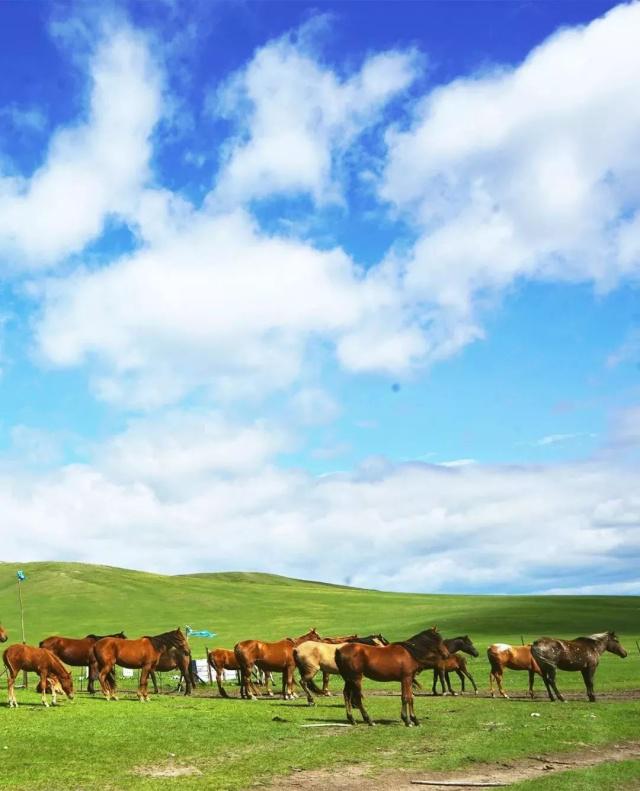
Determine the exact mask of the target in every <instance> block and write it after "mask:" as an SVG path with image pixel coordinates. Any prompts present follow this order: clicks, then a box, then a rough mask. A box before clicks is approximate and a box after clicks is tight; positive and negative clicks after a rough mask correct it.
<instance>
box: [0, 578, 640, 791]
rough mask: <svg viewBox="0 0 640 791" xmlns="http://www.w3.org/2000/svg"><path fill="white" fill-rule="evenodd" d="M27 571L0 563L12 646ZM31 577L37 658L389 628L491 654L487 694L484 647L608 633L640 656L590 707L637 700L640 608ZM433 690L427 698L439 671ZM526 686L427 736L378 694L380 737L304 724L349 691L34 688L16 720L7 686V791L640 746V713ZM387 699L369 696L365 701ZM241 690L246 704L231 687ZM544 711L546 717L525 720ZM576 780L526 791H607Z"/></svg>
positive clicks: (275, 583) (522, 677) (607, 602)
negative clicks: (528, 695)
mask: <svg viewBox="0 0 640 791" xmlns="http://www.w3.org/2000/svg"><path fill="white" fill-rule="evenodd" d="M16 568H17V566H15V565H9V564H0V621H1V622H2V623H3V624H4V626H5V628H6V629H7V631H8V632H9V635H10V638H9V641H10V642H13V641H19V640H20V625H19V618H18V607H17V591H16V579H15V570H16ZM22 568H24V570H25V572H26V574H27V580H26V582H24V583H23V587H22V593H23V599H24V605H25V625H26V633H27V634H26V637H27V642H29V643H31V644H37V643H38V641H39V640H41V639H42V638H43V637H46V636H48V635H50V634H56V633H58V634H66V635H69V636H82V635H84V634H87V633H89V632H96V633H106V632H113V631H119V630H120V629H124V630H125V632H126V633H127V635H128V636H130V637H135V636H138V635H141V634H154V633H158V632H163V631H167V630H168V629H172V628H175V627H177V626H182V627H183V628H184V626H185V625H186V624H190V625H191V626H192V627H194V628H196V629H202V628H206V629H210V630H213V631H215V632H216V633H217V635H218V636H217V637H216V638H215V639H213V640H211V639H208V640H204V639H195V638H193V639H192V640H191V643H192V647H193V653H194V656H196V657H203V656H204V651H205V644H206V645H208V646H209V647H214V646H229V647H231V646H233V644H234V643H235V642H236V641H237V640H240V639H244V638H247V637H260V638H263V639H279V638H281V637H284V636H296V635H298V634H302V633H303V632H306V631H307V630H308V629H309V628H310V627H312V626H315V627H316V628H317V629H318V631H319V632H320V633H321V634H346V633H353V632H358V633H359V634H366V633H369V632H378V631H381V632H382V633H383V634H384V635H385V636H386V637H388V638H389V639H390V640H395V639H402V638H405V637H408V636H410V635H411V634H413V633H415V632H417V631H419V630H421V629H423V628H426V627H428V626H430V625H432V624H436V625H437V626H438V627H439V628H440V630H441V631H442V633H443V634H444V635H445V636H455V635H458V634H467V633H468V634H469V635H470V636H471V637H472V639H473V640H474V642H475V643H476V646H477V647H478V649H479V650H480V657H479V658H478V659H475V660H470V662H469V668H470V670H471V672H472V674H473V675H474V676H475V678H476V681H477V683H478V685H479V687H480V689H481V692H482V694H483V695H486V690H487V679H488V665H487V661H486V657H485V655H484V651H485V649H486V646H487V645H488V644H489V643H490V642H493V641H496V640H500V641H505V642H514V643H520V640H521V638H523V639H524V640H525V641H529V640H532V639H535V638H536V637H538V636H540V635H542V634H551V635H557V636H564V637H575V636H577V635H579V634H590V633H593V632H596V631H603V630H605V629H610V628H612V629H616V630H617V631H618V633H619V635H620V636H621V639H622V642H623V644H625V646H626V647H627V649H628V650H629V657H628V658H627V659H626V660H621V659H619V658H617V657H614V656H611V655H605V657H604V658H603V660H602V662H601V665H600V668H599V670H598V674H597V676H596V693H598V692H602V693H607V692H616V693H618V694H619V695H622V694H623V693H624V691H625V690H638V689H640V655H639V653H638V650H637V648H636V644H635V641H636V640H637V639H639V638H640V599H639V598H637V597H523V596H519V597H482V596H432V595H418V594H391V593H381V592H377V591H367V590H354V589H350V588H342V587H337V586H331V585H322V584H318V583H311V582H302V581H297V580H289V579H284V578H279V577H272V576H269V575H261V574H239V573H238V574H236V573H234V574H210V575H190V576H179V577H165V576H159V575H153V574H144V573H140V572H135V571H125V570H121V569H112V568H106V567H98V566H86V565H81V564H58V563H42V564H27V565H25V566H23V567H22ZM74 672H75V671H74ZM422 680H423V683H424V685H425V687H427V685H428V686H429V688H430V679H429V678H428V677H427V674H424V675H423V677H422ZM526 683H527V678H526V673H514V672H509V671H507V673H506V675H505V685H506V688H507V690H508V691H509V692H510V693H513V694H514V695H516V696H518V699H516V700H511V701H505V700H491V699H489V698H486V697H479V698H477V699H476V698H473V697H471V696H465V697H457V698H432V697H431V696H426V695H425V696H421V697H419V698H418V700H417V702H416V712H417V714H418V716H420V717H421V718H422V720H423V727H421V728H418V729H407V728H404V726H402V725H401V723H400V720H399V713H400V700H399V697H396V696H395V695H394V696H393V697H391V696H380V695H376V694H370V695H369V697H368V700H367V705H368V708H369V711H370V713H371V715H372V716H373V718H374V719H376V720H377V721H378V722H379V723H380V725H379V726H378V727H376V728H367V727H365V726H359V727H356V728H343V727H336V728H331V727H326V728H325V727H322V728H304V727H302V726H303V725H309V724H314V723H318V722H335V723H343V722H344V721H345V720H344V709H343V706H342V700H341V695H340V689H341V686H340V683H339V679H335V680H334V681H333V682H332V688H333V690H334V692H335V693H337V694H336V696H334V697H331V698H327V699H322V700H320V701H319V702H318V705H317V706H316V707H315V708H308V707H307V706H306V705H305V704H304V701H302V700H298V701H294V702H284V701H281V700H278V699H273V700H266V699H265V700H259V701H256V702H245V701H241V700H238V699H230V700H221V699H219V698H217V696H216V694H215V690H214V689H213V688H210V687H206V688H200V689H199V690H198V694H197V695H196V696H194V697H193V698H191V699H190V698H184V697H182V696H177V695H163V696H160V697H157V698H154V699H153V700H152V701H151V703H150V704H148V705H142V704H140V703H138V702H137V701H136V700H135V698H134V697H133V694H130V695H129V694H127V695H124V697H123V699H121V700H120V701H118V702H111V703H107V702H106V701H104V700H103V699H102V698H101V697H100V696H96V697H95V698H93V699H91V698H89V697H88V696H87V695H85V694H79V695H77V696H76V700H75V701H74V702H72V703H70V702H67V701H65V702H63V703H62V704H61V705H60V706H59V707H58V708H56V709H49V710H45V709H43V708H42V706H41V705H40V702H39V696H37V695H36V693H35V692H34V691H33V689H34V687H35V678H34V680H33V683H32V688H31V689H29V690H27V691H24V690H21V691H19V692H18V700H19V702H20V704H21V706H20V708H19V709H18V710H16V711H10V710H9V709H8V708H6V705H4V704H5V702H6V692H5V685H4V683H3V684H2V685H1V690H2V691H1V692H0V703H2V705H0V755H2V765H3V771H2V772H0V787H4V788H16V789H18V788H19V789H27V788H30V789H34V788H38V789H39V788H47V789H62V788H64V789H69V788H72V789H76V788H77V789H80V788H89V787H92V788H96V787H97V788H112V789H120V788H122V789H124V788H146V787H149V788H157V787H160V786H162V785H172V786H173V785H175V786H179V787H180V788H203V787H204V788H220V789H242V788H248V787H251V786H253V785H256V784H268V783H270V782H275V783H276V785H277V780H274V778H277V777H278V776H281V775H287V774H290V773H292V772H297V771H299V770H301V769H309V768H319V767H328V768H330V767H335V766H340V765H343V764H349V765H353V764H361V765H362V766H363V767H364V768H365V771H366V772H367V773H371V774H372V775H374V776H375V773H376V772H378V771H380V770H381V769H385V768H390V767H399V768H403V769H420V770H425V771H427V770H428V769H456V768H459V767H460V768H464V767H465V766H466V767H468V766H470V765H474V764H477V763H479V762H482V761H499V760H508V759H515V758H518V757H524V756H527V755H530V754H532V753H543V752H545V751H548V752H558V751H566V750H569V751H570V750H573V749H578V748H580V746H583V745H597V744H608V743H612V742H621V741H624V740H629V739H637V738H638V735H639V734H640V699H639V700H635V699H624V700H623V699H618V700H609V699H607V698H606V696H605V697H603V698H602V699H601V700H600V701H599V702H598V703H597V704H596V705H595V706H594V705H591V704H588V703H587V702H586V700H585V698H584V696H583V687H582V679H581V677H580V676H579V674H566V673H565V674H560V677H559V686H560V689H561V690H563V691H567V692H569V693H575V694H579V699H573V700H571V701H570V702H569V703H568V704H566V705H564V706H562V705H558V704H556V705H551V704H549V703H548V701H547V700H546V699H545V696H544V695H543V690H542V685H541V683H540V681H539V680H538V681H537V682H536V688H537V690H538V695H537V699H536V700H534V701H529V700H527V699H525V697H524V693H525V690H526ZM381 686H382V685H370V686H369V691H370V693H374V692H378V691H379V688H380V687H381ZM374 687H376V688H375V689H374ZM277 688H278V685H277V684H276V689H277ZM385 690H386V691H388V692H394V693H397V692H398V685H395V684H389V685H386V686H385ZM229 691H230V693H231V694H232V695H235V694H237V688H236V687H235V686H234V685H232V684H230V685H229ZM532 713H539V714H540V717H535V718H534V717H531V714H532ZM274 718H275V719H274ZM627 763H628V764H629V766H626V765H625V766H620V767H618V769H617V770H616V771H617V772H618V777H619V780H618V785H617V786H615V787H617V788H624V787H629V788H632V787H637V786H634V785H632V783H633V782H635V781H634V777H635V778H636V779H637V777H638V772H637V768H638V767H637V765H636V762H627ZM159 773H162V774H161V776H159ZM621 773H622V774H624V777H622V774H621ZM634 773H635V774H634ZM572 774H573V773H572ZM578 775H579V773H578V774H576V778H577V779H576V783H578V782H580V783H581V785H575V786H570V785H566V782H567V780H566V778H565V779H564V780H563V779H562V777H561V775H560V774H559V775H558V776H557V777H555V778H554V777H549V778H543V779H541V780H540V781H538V780H536V781H535V782H534V783H533V784H532V783H529V785H527V786H524V785H523V786H522V787H523V788H525V787H527V788H529V787H531V788H538V787H540V788H541V789H550V788H558V789H561V788H570V787H575V788H591V787H593V788H606V787H607V785H606V781H605V780H601V779H598V778H599V777H600V775H599V773H598V770H597V769H591V770H584V771H582V775H580V776H578ZM590 778H591V779H590ZM593 778H596V779H593ZM620 778H622V779H620ZM625 778H626V779H625ZM550 783H551V785H550ZM554 783H555V785H554ZM563 783H565V784H564V785H563ZM585 783H586V784H585ZM625 783H626V785H625ZM611 787H614V786H611Z"/></svg>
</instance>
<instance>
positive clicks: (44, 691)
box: [40, 670, 49, 708]
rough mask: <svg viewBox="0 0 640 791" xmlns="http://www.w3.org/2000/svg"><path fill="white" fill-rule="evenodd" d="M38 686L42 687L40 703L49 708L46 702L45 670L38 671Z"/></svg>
mask: <svg viewBox="0 0 640 791" xmlns="http://www.w3.org/2000/svg"><path fill="white" fill-rule="evenodd" d="M40 686H41V687H42V705H43V706H46V708H49V704H48V703H47V671H46V670H42V671H40Z"/></svg>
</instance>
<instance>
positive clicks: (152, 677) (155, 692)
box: [149, 670, 158, 695]
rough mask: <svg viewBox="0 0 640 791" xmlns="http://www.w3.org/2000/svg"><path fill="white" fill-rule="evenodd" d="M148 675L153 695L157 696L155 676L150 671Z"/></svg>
mask: <svg viewBox="0 0 640 791" xmlns="http://www.w3.org/2000/svg"><path fill="white" fill-rule="evenodd" d="M149 675H150V676H151V683H152V684H153V693H154V695H157V694H158V682H157V680H156V674H155V673H154V672H153V670H151V671H150V672H149Z"/></svg>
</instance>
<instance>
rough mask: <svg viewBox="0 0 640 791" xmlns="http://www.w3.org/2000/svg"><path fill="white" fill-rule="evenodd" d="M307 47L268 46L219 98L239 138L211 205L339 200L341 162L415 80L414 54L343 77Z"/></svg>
mask: <svg viewBox="0 0 640 791" xmlns="http://www.w3.org/2000/svg"><path fill="white" fill-rule="evenodd" d="M315 27H317V26H314V29H315ZM307 33H308V30H307ZM307 40H308V35H305V34H304V30H303V35H297V36H292V35H287V36H285V37H283V38H280V39H278V40H276V41H272V42H270V43H269V44H267V45H266V46H264V47H262V48H260V49H259V50H258V51H257V52H256V54H255V56H254V57H253V59H252V60H251V62H250V63H249V64H248V65H247V66H246V67H245V68H243V69H242V70H241V71H239V72H238V73H236V74H234V75H233V76H232V77H230V78H229V79H228V80H227V82H226V83H225V85H224V86H223V87H221V88H220V89H219V90H218V92H217V94H216V98H215V100H214V101H213V102H212V108H213V111H214V112H215V113H217V114H219V115H222V116H224V117H226V118H229V119H231V120H232V121H233V122H234V124H235V126H236V128H237V133H236V137H235V138H234V139H233V141H232V142H230V143H229V144H228V145H227V147H226V151H225V155H224V158H223V163H222V168H221V173H220V175H219V178H218V183H217V186H216V189H215V193H214V196H212V199H213V200H215V201H217V202H224V203H231V204H237V203H244V202H246V201H249V200H251V199H254V198H264V197H268V196H272V195H279V194H296V193H304V194H309V195H310V196H311V197H312V198H313V199H314V200H315V201H317V202H319V203H323V202H326V201H327V200H335V199H339V198H340V197H341V194H340V193H341V190H340V187H339V185H338V182H337V180H336V177H335V170H336V166H337V163H338V161H339V159H340V157H341V156H342V154H344V152H345V151H346V150H347V148H348V147H349V146H350V145H351V144H352V143H353V142H354V140H355V139H356V138H357V136H358V135H359V134H360V133H362V131H363V130H364V129H366V128H367V127H368V126H371V125H372V124H374V123H376V122H377V121H379V120H380V113H381V111H382V110H383V108H384V107H385V105H386V104H387V103H388V102H389V101H390V100H391V99H393V98H394V97H395V96H397V95H398V94H399V93H400V92H402V91H403V90H405V89H406V88H407V87H408V86H409V85H410V84H411V82H412V81H413V80H414V79H415V77H416V74H417V68H418V61H417V56H416V54H415V53H414V52H396V51H388V52H382V53H377V54H375V55H371V56H370V57H369V58H368V59H367V60H366V61H365V62H364V63H363V64H362V66H361V68H360V70H359V71H357V72H355V73H353V74H352V75H350V76H349V77H340V76H339V75H338V74H337V73H336V72H335V71H334V70H333V69H331V68H330V67H328V66H326V65H324V64H322V63H320V62H319V61H318V60H317V59H316V58H315V57H314V56H313V54H312V53H311V51H310V48H309V47H308V46H306V44H305V42H306V41H307Z"/></svg>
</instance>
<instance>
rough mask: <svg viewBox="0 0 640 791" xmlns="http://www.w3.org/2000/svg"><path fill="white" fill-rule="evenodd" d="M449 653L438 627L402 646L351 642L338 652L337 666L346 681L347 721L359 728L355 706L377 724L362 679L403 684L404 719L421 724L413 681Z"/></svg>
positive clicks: (397, 644) (367, 720)
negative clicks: (366, 702) (369, 710)
mask: <svg viewBox="0 0 640 791" xmlns="http://www.w3.org/2000/svg"><path fill="white" fill-rule="evenodd" d="M448 656H449V651H448V649H447V646H446V645H445V643H444V640H443V639H442V637H441V635H440V633H439V632H438V630H437V629H436V627H435V626H434V627H433V628H431V629H425V630H424V631H423V632H420V633H419V634H416V635H414V636H413V637H410V638H409V639H408V640H404V641H402V642H400V643H391V644H389V645H385V646H373V645H360V644H359V643H347V645H344V646H342V648H338V650H337V651H336V664H337V665H338V670H339V671H340V674H341V675H342V678H343V679H344V682H345V684H344V693H343V694H344V704H345V709H346V712H347V721H348V722H350V723H351V725H355V720H354V719H353V711H352V706H357V707H358V708H359V709H360V713H361V714H362V719H363V720H364V721H365V722H366V723H367V725H373V721H372V720H371V717H370V716H369V715H368V713H367V711H366V709H365V707H364V703H363V699H362V677H363V676H366V677H367V678H371V679H373V680H374V681H400V683H401V684H402V710H401V715H400V716H401V717H402V721H403V722H404V724H405V725H407V726H411V725H419V724H420V723H419V721H418V718H417V717H416V715H415V712H414V710H413V688H412V684H413V678H414V676H415V674H416V673H417V672H418V671H419V670H422V669H423V668H425V667H433V665H432V664H431V663H433V662H434V661H435V660H436V659H446V658H447V657H448Z"/></svg>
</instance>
